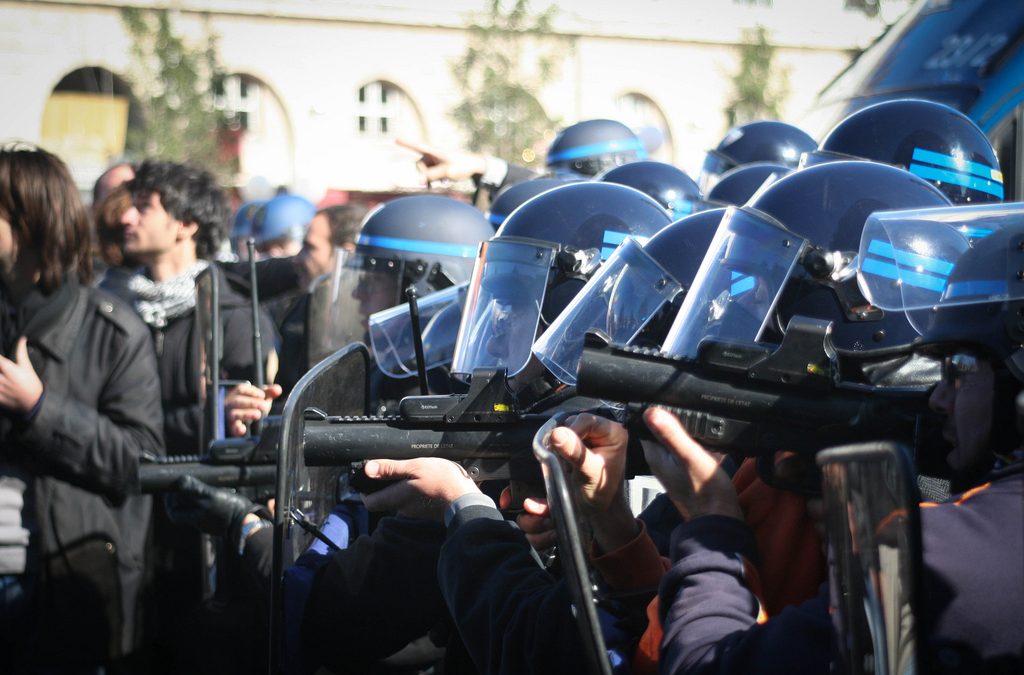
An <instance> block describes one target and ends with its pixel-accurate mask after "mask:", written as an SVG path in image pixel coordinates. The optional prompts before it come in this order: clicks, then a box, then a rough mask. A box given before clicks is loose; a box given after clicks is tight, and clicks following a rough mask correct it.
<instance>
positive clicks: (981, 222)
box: [857, 203, 1024, 379]
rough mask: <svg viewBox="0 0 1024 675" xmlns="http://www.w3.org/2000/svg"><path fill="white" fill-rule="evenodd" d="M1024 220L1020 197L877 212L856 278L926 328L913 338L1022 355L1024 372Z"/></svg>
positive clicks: (998, 355) (1008, 358)
mask: <svg viewBox="0 0 1024 675" xmlns="http://www.w3.org/2000/svg"><path fill="white" fill-rule="evenodd" d="M1022 222H1024V204H1020V203H1008V204H978V205H975V206H956V207H947V208H931V209H913V210H904V211H887V212H883V213H876V214H874V215H872V216H871V218H869V219H868V222H867V224H866V225H865V226H864V233H863V235H862V237H861V244H860V249H859V251H858V255H857V260H858V270H857V281H858V284H859V285H860V288H861V291H862V292H863V294H864V297H865V298H867V299H869V300H870V301H871V302H872V304H874V305H876V306H877V307H880V308H882V309H885V310H889V311H901V310H902V311H905V312H906V314H907V318H908V320H909V321H910V323H911V324H912V325H913V326H914V328H915V329H916V330H917V331H918V333H919V334H920V335H919V337H916V339H915V340H914V345H915V346H917V347H923V346H930V347H932V348H934V349H935V350H937V351H941V349H942V345H958V346H970V347H972V348H974V349H976V350H979V351H981V352H983V353H985V354H986V355H988V356H989V357H991V358H992V359H993V360H995V361H996V362H1006V363H1007V364H1008V365H1010V363H1011V362H1012V361H1014V360H1019V365H1016V366H1014V369H1016V373H1017V375H1018V377H1021V379H1024V371H1022V370H1020V367H1021V366H1024V358H1022V356H1018V352H1019V350H1020V348H1021V345H1022V344H1024V323H1022V321H1024V319H1022V318H1021V316H1022V315H1021V314H1018V312H1017V310H1018V309H1019V308H1021V307H1024V304H1022V302H1021V301H1022V300H1024V281H1022V278H1024V273H1022V272H1021V271H1022V270H1024V225H1022V224H1021V223H1022ZM1011 310H1012V311H1011Z"/></svg>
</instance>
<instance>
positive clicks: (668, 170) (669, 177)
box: [597, 160, 701, 220]
mask: <svg viewBox="0 0 1024 675" xmlns="http://www.w3.org/2000/svg"><path fill="white" fill-rule="evenodd" d="M597 180H601V181H604V182H606V183H618V184H619V185H628V186H629V187H631V188H636V189H637V190H640V192H643V193H644V194H645V195H647V196H648V197H651V198H652V199H654V201H656V202H658V203H659V204H661V205H662V206H664V207H665V208H666V209H667V210H668V212H669V213H670V214H671V215H672V219H673V220H678V219H679V218H682V217H683V216H688V215H690V214H691V213H693V212H694V211H699V210H700V209H701V194H700V189H699V188H698V187H697V183H695V182H694V180H693V179H692V178H690V177H689V176H687V175H686V172H684V171H683V170H681V169H677V168H676V167H674V166H672V165H671V164H666V163H665V162H655V161H651V160H645V161H640V162H630V163H629V164H624V165H622V166H617V167H615V168H614V169H609V170H608V171H605V172H604V173H603V174H601V175H600V176H598V177H597Z"/></svg>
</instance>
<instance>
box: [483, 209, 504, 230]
mask: <svg viewBox="0 0 1024 675" xmlns="http://www.w3.org/2000/svg"><path fill="white" fill-rule="evenodd" d="M506 218H508V214H507V213H506V214H504V215H502V214H500V213H495V212H494V211H491V212H490V213H489V214H487V220H489V221H490V222H491V225H494V226H495V227H501V224H502V223H504V222H505V219H506Z"/></svg>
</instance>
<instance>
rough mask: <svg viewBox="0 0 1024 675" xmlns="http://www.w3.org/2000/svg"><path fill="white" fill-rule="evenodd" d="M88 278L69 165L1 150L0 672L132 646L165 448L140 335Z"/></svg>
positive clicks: (70, 664)
mask: <svg viewBox="0 0 1024 675" xmlns="http://www.w3.org/2000/svg"><path fill="white" fill-rule="evenodd" d="M91 278H92V259H91V245H90V230H89V217H88V214H87V212H86V210H85V207H84V206H83V205H82V203H81V201H80V198H79V196H78V190H77V188H76V187H75V184H74V182H73V181H72V180H71V175H70V174H69V173H68V170H67V167H66V166H65V165H64V163H63V162H61V160H60V159H58V158H57V157H56V156H54V155H52V154H50V153H48V152H46V151H45V150H42V149H39V148H35V147H32V146H29V145H26V144H9V145H6V146H0V671H2V672H5V673H22V672H36V671H38V670H46V671H47V672H60V671H65V672H72V671H73V672H76V673H84V672H91V671H95V670H99V669H101V668H102V667H103V666H104V665H106V664H109V663H111V662H112V661H114V660H116V659H117V658H119V657H121V656H123V655H125V654H127V653H128V652H130V651H131V650H132V649H133V647H134V639H135V626H134V619H135V613H136V611H135V610H136V604H137V600H138V590H139V587H140V583H141V571H142V553H143V544H144V541H145V537H146V527H147V524H148V521H149V513H150V508H151V505H150V501H149V499H148V498H144V497H139V496H132V495H133V494H134V495H137V494H138V477H139V470H138V464H139V458H140V457H142V456H143V455H159V454H162V453H163V438H162V434H161V429H160V419H161V412H160V389H159V383H158V379H157V377H156V362H155V359H154V355H153V348H152V344H151V342H150V340H149V334H148V331H147V330H146V328H145V326H144V325H143V324H142V322H141V321H140V320H139V319H138V318H137V317H136V316H135V314H134V312H132V311H131V310H130V309H128V308H126V307H124V306H122V305H121V304H119V303H118V301H116V300H115V299H113V298H112V297H110V296H108V295H106V294H105V293H103V292H102V291H99V290H96V289H94V288H91V287H89V285H88V282H89V281H90V280H91Z"/></svg>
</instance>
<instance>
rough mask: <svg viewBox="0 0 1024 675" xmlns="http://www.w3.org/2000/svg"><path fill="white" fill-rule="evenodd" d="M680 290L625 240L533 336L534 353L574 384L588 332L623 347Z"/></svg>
mask: <svg viewBox="0 0 1024 675" xmlns="http://www.w3.org/2000/svg"><path fill="white" fill-rule="evenodd" d="M681 290H682V285H681V284H679V282H678V281H676V280H675V279H674V278H673V277H672V275H671V274H669V273H668V272H666V271H665V270H663V269H662V268H661V266H660V265H658V263H656V262H655V261H654V259H653V258H651V257H650V256H649V255H647V254H646V253H645V252H644V250H643V248H642V247H641V245H640V244H639V243H638V242H637V241H636V240H634V239H633V238H627V239H626V241H625V242H624V243H623V244H622V245H621V246H619V247H618V248H617V249H616V250H615V253H613V254H612V256H611V257H610V258H609V259H608V260H607V262H605V263H604V265H602V266H601V269H600V270H599V271H598V272H597V273H596V274H595V275H594V276H593V277H591V278H590V280H589V281H588V282H587V284H586V286H584V287H583V290H581V291H580V292H579V293H578V294H577V295H576V297H574V298H573V299H572V301H571V302H570V303H569V304H568V305H567V306H566V308H565V309H564V310H562V313H561V314H559V315H558V317H557V318H556V319H555V320H554V321H553V322H552V323H551V325H550V326H548V328H547V330H545V331H544V334H543V335H541V336H540V338H538V340H537V342H535V343H534V345H533V353H534V355H535V356H536V357H537V359H538V360H539V361H540V362H541V363H542V364H544V366H545V367H546V368H547V369H548V370H549V371H551V373H553V374H554V375H555V377H557V378H558V379H559V381H561V382H564V383H565V384H570V385H575V384H576V368H577V366H578V365H579V360H580V357H581V356H582V354H583V338H584V337H585V335H586V333H587V331H588V330H595V329H598V330H601V331H604V332H605V333H606V334H608V336H609V337H610V338H611V340H612V342H613V343H615V344H627V343H629V342H630V341H631V340H633V338H634V337H636V336H637V334H638V333H639V332H640V331H641V330H642V329H643V328H644V326H646V325H647V323H648V321H650V319H651V317H653V316H654V315H655V314H656V313H657V312H658V310H660V309H661V308H662V307H663V306H664V305H665V304H666V303H670V302H672V299H673V298H675V296H676V294H677V293H679V292H680V291H681Z"/></svg>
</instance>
